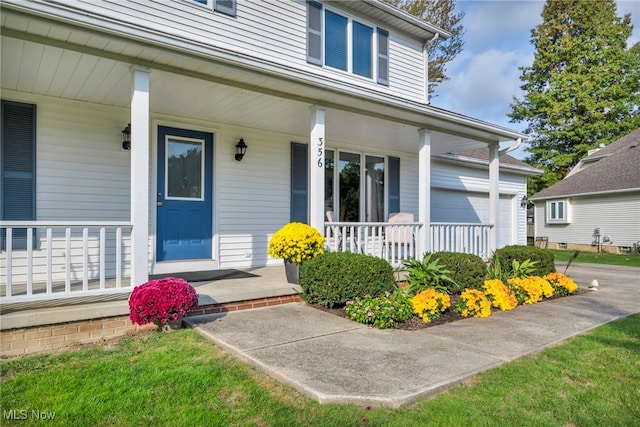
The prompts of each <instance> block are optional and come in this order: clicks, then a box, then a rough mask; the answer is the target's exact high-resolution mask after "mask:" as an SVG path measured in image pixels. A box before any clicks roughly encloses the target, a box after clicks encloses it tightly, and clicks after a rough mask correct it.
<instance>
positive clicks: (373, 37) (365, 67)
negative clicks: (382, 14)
mask: <svg viewBox="0 0 640 427" xmlns="http://www.w3.org/2000/svg"><path fill="white" fill-rule="evenodd" d="M374 52H375V54H374ZM374 58H375V61H374ZM307 62H309V63H310V64H315V65H320V66H322V65H325V66H327V67H331V68H335V69H338V70H342V71H345V72H348V73H352V74H356V75H359V76H362V77H365V78H368V79H374V78H375V79H376V81H377V82H378V83H380V84H384V85H388V84H389V32H388V31H386V30H383V29H381V28H377V29H376V28H374V27H373V26H371V25H367V24H365V23H362V22H359V21H357V20H354V19H352V18H350V17H348V16H344V15H341V14H339V13H337V12H334V11H332V10H327V9H324V13H323V6H322V4H320V3H317V2H315V1H309V2H307ZM374 63H375V66H374ZM374 74H375V76H374Z"/></svg>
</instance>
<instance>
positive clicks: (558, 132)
mask: <svg viewBox="0 0 640 427" xmlns="http://www.w3.org/2000/svg"><path fill="white" fill-rule="evenodd" d="M542 18H543V22H542V23H541V24H540V25H538V26H537V27H536V28H534V29H533V30H532V31H531V43H532V44H533V45H534V46H535V49H536V52H535V56H534V61H533V65H531V66H530V67H522V68H520V70H521V71H522V74H521V76H520V80H521V81H522V82H523V83H524V84H523V85H522V86H521V87H520V88H521V89H522V90H523V91H524V97H523V99H517V98H514V102H513V103H512V105H511V108H512V111H511V113H510V114H509V117H510V118H511V121H512V122H522V121H525V122H527V123H528V127H527V128H526V130H525V132H526V133H530V134H532V137H533V140H532V142H531V146H530V148H529V153H530V156H529V157H528V158H527V159H526V160H527V161H528V162H529V163H531V164H533V165H535V166H538V167H542V168H544V174H543V175H542V176H541V177H540V178H539V179H537V180H534V182H532V183H531V185H530V187H531V190H532V191H533V192H536V191H539V190H542V189H544V188H545V187H547V186H549V185H552V184H554V183H555V182H557V181H558V180H560V179H561V178H562V177H564V175H565V174H566V173H567V172H568V171H569V170H570V168H571V167H572V166H574V165H575V164H576V163H577V162H578V161H579V160H580V159H581V158H583V157H584V156H585V155H586V154H587V151H588V150H589V149H592V148H596V147H598V146H599V145H600V144H608V143H610V142H612V141H615V140H616V139H619V138H620V137H622V136H624V135H626V134H627V133H629V132H631V131H632V130H635V129H636V128H637V127H638V126H640V107H639V105H640V50H639V49H638V47H632V48H628V49H627V47H626V42H627V39H628V38H629V37H630V35H631V32H632V29H633V27H632V25H631V23H630V22H631V18H630V16H629V15H625V16H624V17H622V18H620V17H618V16H617V11H616V5H615V2H614V1H613V0H600V1H580V0H563V1H553V0H548V1H547V3H546V4H545V6H544V9H543V11H542Z"/></svg>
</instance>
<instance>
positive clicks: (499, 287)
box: [482, 279, 518, 310]
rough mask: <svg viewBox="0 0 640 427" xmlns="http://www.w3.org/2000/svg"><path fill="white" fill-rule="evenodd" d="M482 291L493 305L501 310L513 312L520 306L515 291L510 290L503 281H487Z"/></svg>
mask: <svg viewBox="0 0 640 427" xmlns="http://www.w3.org/2000/svg"><path fill="white" fill-rule="evenodd" d="M482 289H483V290H484V294H485V295H486V296H487V298H488V299H489V301H491V305H492V306H493V307H495V308H497V309H499V310H513V309H514V308H516V307H517V306H518V300H517V299H516V295H515V294H514V292H513V290H511V289H509V288H508V287H507V286H506V285H505V284H504V283H502V281H501V280H498V279H491V280H485V281H484V285H483V286H482Z"/></svg>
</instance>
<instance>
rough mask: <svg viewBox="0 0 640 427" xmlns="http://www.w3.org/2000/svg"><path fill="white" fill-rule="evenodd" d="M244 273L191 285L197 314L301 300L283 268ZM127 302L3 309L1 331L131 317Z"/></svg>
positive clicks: (112, 299)
mask: <svg viewBox="0 0 640 427" xmlns="http://www.w3.org/2000/svg"><path fill="white" fill-rule="evenodd" d="M236 271H237V270H236ZM242 273H244V274H226V275H221V277H220V278H219V279H216V280H212V281H204V282H193V283H191V285H192V286H193V287H194V288H195V289H196V292H197V293H198V296H199V304H200V308H199V309H198V310H197V311H196V312H195V313H194V314H211V313H220V312H222V311H235V310H240V309H244V308H257V307H264V306H268V305H275V304H282V303H285V302H292V301H294V300H298V299H297V296H298V294H299V293H300V291H301V289H300V287H299V286H298V285H292V284H289V283H287V281H286V278H285V275H284V268H283V267H282V266H276V267H264V268H256V269H248V270H242ZM128 298H129V293H123V294H116V295H104V296H91V297H79V298H65V299H61V300H55V301H43V302H30V303H21V305H20V306H16V305H11V306H3V307H1V308H0V310H1V312H2V316H0V330H9V329H19V328H30V327H36V326H45V325H54V324H60V323H69V322H77V321H83V320H93V319H99V318H107V317H120V316H128V315H129V304H128ZM289 300H291V301H289Z"/></svg>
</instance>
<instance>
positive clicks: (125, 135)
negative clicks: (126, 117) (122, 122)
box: [122, 123, 131, 150]
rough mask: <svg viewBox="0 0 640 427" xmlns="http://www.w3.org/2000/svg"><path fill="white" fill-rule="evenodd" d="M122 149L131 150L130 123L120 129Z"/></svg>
mask: <svg viewBox="0 0 640 427" xmlns="http://www.w3.org/2000/svg"><path fill="white" fill-rule="evenodd" d="M122 149H124V150H131V123H129V124H127V127H125V128H124V129H122Z"/></svg>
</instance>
